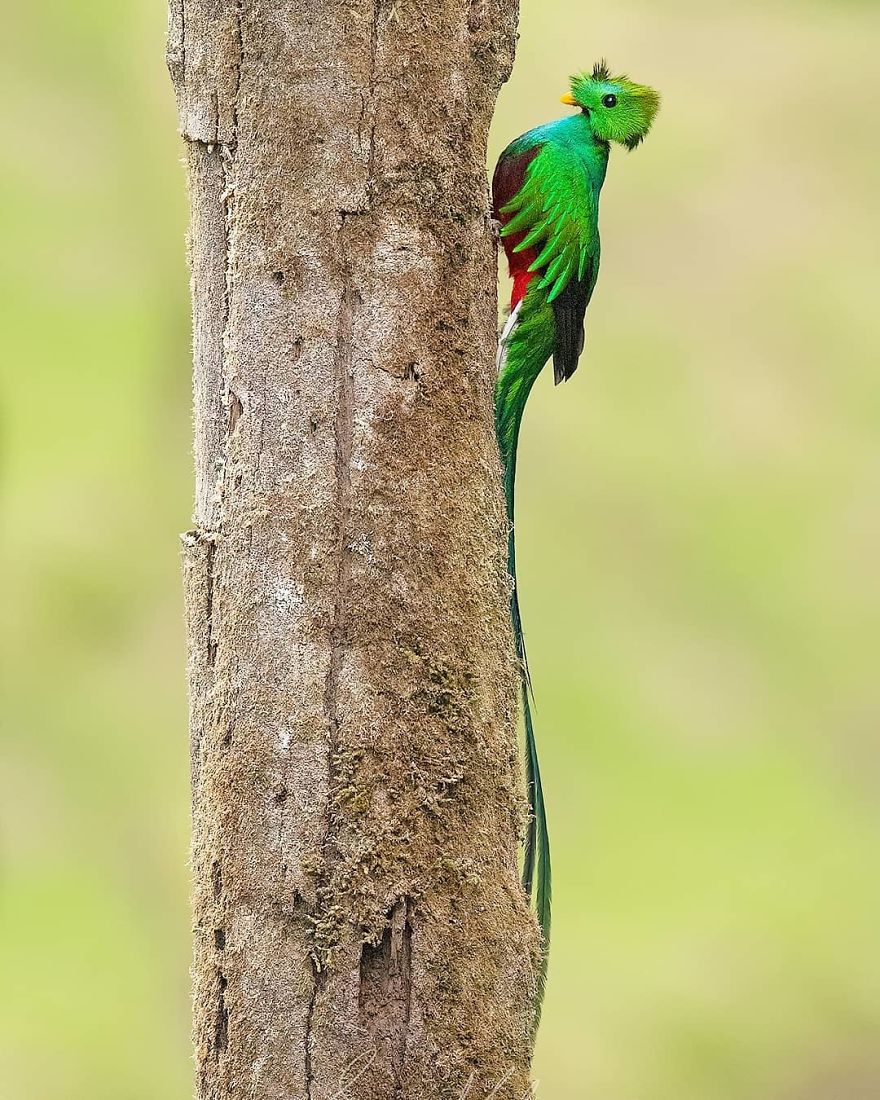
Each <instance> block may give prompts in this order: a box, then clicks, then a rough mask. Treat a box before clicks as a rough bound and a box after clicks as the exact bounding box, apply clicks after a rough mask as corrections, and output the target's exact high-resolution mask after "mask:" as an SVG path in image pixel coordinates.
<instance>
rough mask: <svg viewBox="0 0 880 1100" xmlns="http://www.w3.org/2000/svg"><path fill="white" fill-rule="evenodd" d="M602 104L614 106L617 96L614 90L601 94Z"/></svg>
mask: <svg viewBox="0 0 880 1100" xmlns="http://www.w3.org/2000/svg"><path fill="white" fill-rule="evenodd" d="M602 106H603V107H616V106H617V96H616V95H615V94H614V92H609V93H608V95H605V96H602Z"/></svg>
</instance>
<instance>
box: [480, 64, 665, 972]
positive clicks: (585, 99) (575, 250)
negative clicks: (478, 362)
mask: <svg viewBox="0 0 880 1100" xmlns="http://www.w3.org/2000/svg"><path fill="white" fill-rule="evenodd" d="M562 102H563V103H567V104H569V105H570V106H572V107H578V108H579V110H578V112H577V114H574V115H571V116H569V117H567V118H560V119H557V120H556V121H555V122H549V123H547V124H546V125H544V126H538V127H537V128H536V129H534V130H529V131H528V133H526V134H523V135H522V137H518V138H517V139H516V140H515V141H512V142H511V143H510V145H508V146H507V148H506V149H505V150H504V152H503V153H502V154H501V157H500V159H499V161H498V166H497V167H496V169H495V175H494V177H493V180H492V200H493V212H494V216H495V218H496V219H497V220H498V222H499V223H500V225H501V239H502V241H503V244H504V250H505V252H506V253H507V260H508V264H509V266H510V275H511V277H512V278H513V293H512V295H511V300H510V307H511V313H510V317H509V319H508V321H507V324H506V325H505V327H504V331H503V332H502V334H501V339H500V342H499V346H498V382H497V384H496V388H495V428H496V432H497V434H498V445H499V448H500V451H501V461H502V465H503V468H504V490H505V495H506V498H507V518H508V521H509V524H510V533H509V537H508V551H507V553H508V569H509V571H510V576H511V579H512V582H513V590H512V594H511V601H510V610H511V616H512V618H513V628H514V633H515V635H516V647H517V656H518V658H519V662H520V668H521V679H522V700H523V711H524V717H525V727H526V777H527V782H528V797H529V807H530V810H531V816H530V821H529V827H528V832H527V836H526V848H525V858H524V864H523V886H524V887H525V890H526V893H527V894H528V895H529V898H531V896H532V892H533V887H534V886H535V883H536V884H537V890H536V898H535V905H536V909H537V915H538V920H539V923H540V925H541V929H542V932H543V939H544V971H543V972H542V992H543V974H544V973H546V959H547V949H548V946H549V940H550V844H549V840H548V836H547V819H546V814H545V810H544V794H543V791H542V789H541V773H540V771H539V769H538V756H537V751H536V747H535V733H534V728H533V725H532V715H531V709H530V706H529V691H530V686H531V685H530V682H529V675H528V667H527V665H526V651H525V643H524V641H523V632H522V622H521V619H520V613H519V600H518V597H517V589H516V558H515V545H514V531H513V504H514V482H515V479H516V447H517V440H518V437H519V428H520V423H521V422H522V416H523V411H524V409H525V406H526V401H527V400H528V397H529V392H530V390H531V388H532V384H533V382H534V381H535V379H536V378H537V377H538V375H539V374H540V372H541V370H542V369H543V367H544V365H545V363H547V361H548V360H549V359H550V358H551V356H552V358H553V374H554V377H555V380H556V382H557V383H559V382H563V381H565V380H566V379H568V378H571V376H572V375H573V374H574V372H575V369H576V368H577V364H578V359H579V357H580V354H581V352H582V351H583V347H584V316H585V314H586V310H587V306H588V305H589V302H590V297H591V295H592V293H593V288H594V287H595V285H596V276H597V275H598V273H599V192H600V191H601V189H602V184H603V182H604V181H605V172H606V169H607V167H608V152H609V147H610V143H611V142H612V141H617V142H620V144H622V145H625V146H626V147H627V148H628V149H635V147H636V146H637V145H638V144H639V143H640V142H641V140H642V139H643V138H644V136H645V135H646V134H647V132H648V130H649V129H650V127H651V123H652V122H653V120H654V116H655V115H656V113H657V109H658V107H659V105H660V97H659V96H658V94H657V93H656V92H655V91H654V90H653V89H652V88H647V87H645V86H644V85H641V84H634V83H633V82H632V81H631V80H629V79H628V78H627V77H625V76H611V74H610V73H609V71H608V67H607V65H606V63H605V62H604V61H602V62H599V63H598V64H597V65H596V66H595V67H594V68H593V71H592V73H589V74H587V73H584V74H582V75H580V76H575V77H572V79H571V95H565V96H563V97H562Z"/></svg>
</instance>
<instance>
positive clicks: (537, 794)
mask: <svg viewBox="0 0 880 1100" xmlns="http://www.w3.org/2000/svg"><path fill="white" fill-rule="evenodd" d="M552 352H553V311H552V307H551V306H550V305H548V303H547V300H546V294H545V293H543V292H539V291H538V289H537V288H533V289H531V290H530V291H529V293H528V294H527V295H526V298H525V299H524V301H523V302H522V303H521V305H520V309H519V314H518V317H517V319H516V322H515V325H514V327H513V329H512V330H511V331H510V332H509V334H508V336H507V339H506V341H505V343H504V344H503V346H502V347H501V348H500V349H499V361H500V368H501V369H500V372H499V376H498V382H497V385H496V388H495V428H496V432H497V435H498V445H499V449H500V451H501V460H502V463H503V465H504V492H505V498H506V502H507V518H508V522H509V524H510V532H509V535H508V543H507V568H508V572H509V573H510V578H511V580H512V582H513V591H512V593H511V597H510V615H511V619H512V621H513V631H514V637H515V640H516V652H517V657H518V659H519V665H520V678H521V690H522V701H523V717H524V720H525V731H526V781H527V791H528V799H529V810H530V817H529V826H528V831H527V833H526V844H525V855H524V859H523V888H524V890H525V891H526V894H527V895H528V897H529V899H530V900H531V898H532V894H533V893H534V894H535V910H536V914H537V917H538V923H539V924H540V926H541V933H542V938H543V944H542V947H543V960H542V964H541V973H540V976H539V989H538V1004H537V1008H536V1013H535V1027H536V1028H537V1025H538V1020H539V1018H540V1012H541V1002H542V1000H543V996H544V986H545V982H546V977H547V960H548V952H549V948H550V901H551V881H550V880H551V876H550V839H549V835H548V832H547V814H546V810H545V805H544V791H543V788H542V786H541V771H540V768H539V766H538V750H537V745H536V743H535V731H534V726H533V723H532V710H531V700H530V691H531V685H530V681H529V671H528V662H527V659H526V647H525V639H524V637H523V630H522V619H521V616H520V610H519V597H518V593H517V584H516V544H515V539H514V529H513V523H514V518H513V517H514V496H515V483H516V452H517V444H518V442H519V430H520V425H521V423H522V417H523V413H524V412H525V407H526V402H527V401H528V397H529V393H530V392H531V388H532V385H533V383H534V381H535V379H536V378H537V377H538V375H539V374H540V372H541V370H542V369H543V367H544V365H545V364H546V363H547V361H548V360H549V358H550V356H551V354H552Z"/></svg>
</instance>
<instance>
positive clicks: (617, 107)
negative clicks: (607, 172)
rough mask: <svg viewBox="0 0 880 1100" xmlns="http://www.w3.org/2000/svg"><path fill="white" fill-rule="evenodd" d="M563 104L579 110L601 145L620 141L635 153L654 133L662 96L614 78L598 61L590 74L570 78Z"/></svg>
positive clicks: (616, 77)
mask: <svg viewBox="0 0 880 1100" xmlns="http://www.w3.org/2000/svg"><path fill="white" fill-rule="evenodd" d="M562 102H563V103H567V104H569V105H570V106H571V107H580V109H581V110H582V111H583V112H584V114H586V115H588V116H589V119H590V126H591V128H592V130H593V133H594V134H595V135H596V137H597V138H599V139H600V140H601V141H618V142H620V144H621V145H625V146H626V147H627V149H635V147H636V146H637V145H638V144H639V143H640V142H641V141H642V139H643V138H644V136H645V134H647V132H648V131H649V130H650V129H651V123H652V122H653V121H654V116H655V115H656V114H657V111H658V109H659V107H660V96H659V94H658V93H657V92H655V91H654V89H653V88H648V87H647V86H646V85H644V84H634V83H633V82H632V81H631V80H630V79H629V78H628V77H626V76H612V75H611V74H610V72H609V71H608V65H607V63H606V62H604V61H599V62H597V64H596V65H594V66H593V71H592V72H591V73H581V74H580V75H578V76H573V77H572V78H571V95H564V96H563V97H562Z"/></svg>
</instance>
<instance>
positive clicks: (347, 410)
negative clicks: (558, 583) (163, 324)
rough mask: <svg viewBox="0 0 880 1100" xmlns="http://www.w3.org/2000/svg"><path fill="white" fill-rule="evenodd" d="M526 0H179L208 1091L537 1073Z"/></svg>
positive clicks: (200, 1009)
mask: <svg viewBox="0 0 880 1100" xmlns="http://www.w3.org/2000/svg"><path fill="white" fill-rule="evenodd" d="M515 25H516V0H494V2H489V0H393V2H392V0H327V2H325V3H317V2H316V0H238V2H237V3H236V0H171V16H170V34H169V66H170V69H171V73H172V78H173V80H174V84H175V88H176V92H177V97H178V103H179V108H180V119H181V128H182V131H183V136H184V138H185V144H186V156H187V164H188V170H189V181H190V194H191V205H192V224H191V232H190V252H191V263H192V290H193V314H194V358H195V460H196V506H195V524H196V526H195V530H194V531H192V532H191V533H190V534H188V535H187V536H185V539H184V547H185V549H184V562H185V578H186V596H187V618H188V629H189V675H190V688H191V735H192V767H193V814H194V818H193V874H194V908H195V917H194V920H195V951H194V967H193V974H194V1021H195V1023H194V1027H195V1045H196V1062H197V1076H198V1087H197V1094H198V1096H199V1097H200V1098H201V1100H221V1098H222V1100H226V1098H232V1097H236V1098H238V1097H248V1098H259V1100H343V1098H345V1100H432V1098H434V1097H437V1098H440V1097H452V1098H455V1100H461V1098H465V1097H467V1098H469V1100H478V1098H482V1097H488V1096H493V1097H497V1098H498V1100H504V1098H511V1100H522V1098H523V1097H524V1096H526V1095H528V1091H529V1083H528V1075H529V1056H530V1039H529V1036H530V1030H531V1020H532V1011H533V1003H534V996H535V986H536V975H537V968H538V938H537V933H536V928H535V925H534V922H533V919H532V918H531V916H530V915H529V913H528V909H527V905H526V901H525V898H524V896H523V893H522V890H521V888H520V885H519V881H518V874H517V836H518V833H519V832H520V826H521V821H522V816H523V800H522V797H521V794H520V776H519V766H518V763H517V758H518V754H517V742H516V734H515V713H516V706H515V703H516V669H515V667H514V660H513V650H512V639H511V631H510V627H509V623H508V620H507V598H508V588H507V579H506V571H505V561H504V546H505V531H504V526H505V522H504V510H503V502H502V495H501V488H500V477H499V465H498V458H497V453H496V449H495V442H494V433H493V417H492V407H491V392H492V382H493V351H494V345H495V318H496V305H495V303H496V297H495V266H494V265H495V261H494V246H493V241H492V235H491V227H490V223H489V219H488V199H487V195H486V183H485V152H486V136H487V130H488V126H489V121H490V118H491V113H492V110H493V107H494V103H495V97H496V95H497V91H498V88H499V86H500V84H501V82H502V81H503V80H504V79H506V77H507V75H508V72H509V69H510V66H511V63H512V56H513V48H514V38H515Z"/></svg>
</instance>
